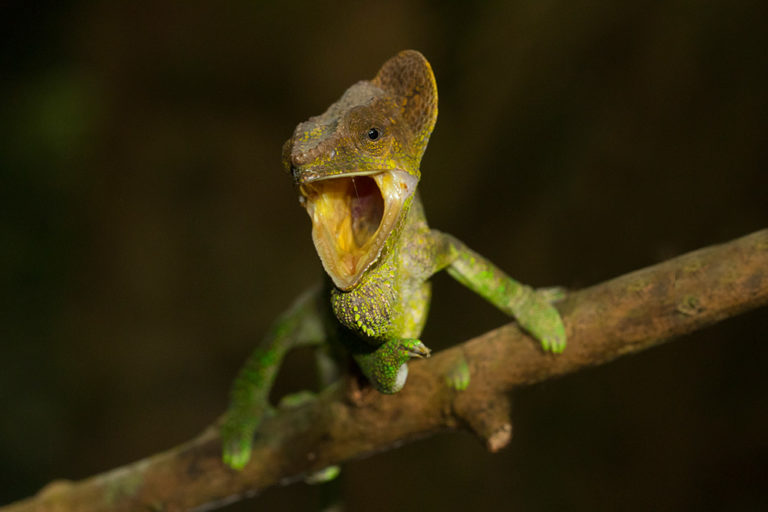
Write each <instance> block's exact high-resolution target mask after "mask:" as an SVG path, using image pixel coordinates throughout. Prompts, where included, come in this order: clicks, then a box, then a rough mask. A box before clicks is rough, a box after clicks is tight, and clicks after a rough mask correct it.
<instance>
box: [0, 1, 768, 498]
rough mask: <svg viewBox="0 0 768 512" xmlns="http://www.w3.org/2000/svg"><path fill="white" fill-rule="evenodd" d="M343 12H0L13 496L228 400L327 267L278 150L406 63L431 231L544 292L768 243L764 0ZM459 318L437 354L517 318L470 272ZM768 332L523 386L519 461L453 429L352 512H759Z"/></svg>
mask: <svg viewBox="0 0 768 512" xmlns="http://www.w3.org/2000/svg"><path fill="white" fill-rule="evenodd" d="M320 4H321V2H303V1H293V2H277V1H272V2H255V1H239V2H207V3H202V2H188V1H181V0H179V1H176V2H149V1H142V2H136V1H127V0H120V1H109V2H106V1H105V2H53V1H38V2H22V1H16V2H4V3H2V4H0V5H2V7H0V37H1V38H2V46H1V47H0V59H2V61H1V62H0V93H1V95H0V173H1V174H0V179H1V181H0V212H1V215H0V289H1V290H2V296H0V300H2V303H0V306H1V307H0V315H1V316H0V408H1V409H2V413H1V416H0V503H6V502H9V501H12V500H15V499H19V498H21V497H23V496H25V495H29V494H31V493H33V492H35V491H36V490H37V489H39V488H40V487H41V486H42V485H44V484H45V483H46V482H48V481H49V480H51V479H54V478H72V479H79V478H83V477H86V476H88V475H91V474H93V473H96V472H100V471H104V470H107V469H110V468H112V467H115V466H118V465H122V464H125V463H128V462H131V461H133V460H136V459H139V458H141V457H145V456H147V455H150V454H152V453H155V452H157V451H160V450H163V449H166V448H168V447H170V446H173V445H175V444H178V443H180V442H182V441H185V440H187V439H189V438H190V437H192V436H194V435H196V434H197V433H198V432H200V431H201V430H202V429H203V428H204V427H205V426H206V425H208V424H209V423H210V422H212V421H213V420H214V419H215V418H216V417H217V416H218V415H219V414H220V413H221V412H222V411H223V409H224V407H225V405H226V396H227V389H228V386H229V382H230V381H231V380H232V378H233V377H234V375H235V373H236V371H237V369H238V367H239V365H240V364H241V363H242V362H243V361H244V359H245V357H246V355H247V354H248V352H249V351H250V349H251V347H252V346H253V344H254V342H255V340H257V339H258V338H259V337H260V335H261V334H262V333H263V332H264V331H265V329H266V328H267V326H268V324H269V322H270V320H271V319H273V318H274V317H275V316H276V315H277V314H278V313H279V312H280V311H281V310H282V309H283V308H284V307H285V306H286V305H287V304H289V303H290V302H291V300H292V298H293V297H295V296H296V295H297V294H298V293H299V292H300V291H302V290H303V289H304V288H305V287H307V286H308V285H309V284H310V283H312V282H313V281H314V280H316V278H317V276H318V275H319V272H320V265H319V262H318V258H317V256H316V255H315V253H314V250H313V247H312V244H311V240H310V236H309V233H310V223H309V221H308V219H307V218H306V214H305V213H304V212H303V211H302V210H301V209H300V208H299V206H298V203H297V200H296V197H295V194H294V191H293V190H292V187H291V184H290V182H289V180H288V178H287V177H286V176H285V175H284V174H283V173H282V170H281V166H280V149H281V144H282V143H283V141H284V140H285V139H286V138H287V137H288V136H290V134H291V131H292V130H293V127H294V126H295V125H296V124H297V123H298V122H300V121H302V120H304V119H306V118H307V117H309V116H310V115H314V114H319V113H320V112H322V111H323V110H324V109H325V108H326V107H327V106H328V105H329V104H330V103H331V102H333V101H335V100H336V98H337V97H338V96H340V95H341V93H342V92H343V91H344V90H345V89H346V88H347V87H348V86H349V85H351V84H352V83H353V82H355V81H357V80H359V79H363V78H370V77H372V76H373V75H374V74H375V72H376V71H377V69H378V68H379V66H380V65H381V63H383V62H384V60H386V59H387V58H388V57H390V56H392V55H394V54H395V53H396V52H397V51H399V50H401V49H405V48H416V49H419V50H421V51H422V52H423V53H424V54H425V55H426V56H427V58H428V59H429V60H430V61H431V63H432V66H433V68H434V71H435V73H436V76H437V82H438V87H439V91H440V116H439V119H438V123H437V128H436V131H435V133H434V134H433V137H432V142H431V143H430V147H429V149H428V151H427V154H426V156H425V159H424V162H423V165H422V171H423V179H422V184H421V190H422V195H423V198H424V202H425V204H426V207H427V212H428V215H429V217H430V220H431V222H432V224H433V225H434V226H436V227H439V228H440V229H443V230H445V231H448V232H451V233H453V234H455V235H456V236H458V237H459V238H461V239H463V240H464V241H466V242H467V243H468V244H469V245H470V246H471V247H474V248H476V249H477V250H478V251H479V252H481V253H483V254H485V255H486V256H488V257H489V258H490V259H492V260H493V261H495V262H497V263H498V264H499V265H500V266H502V267H503V268H505V269H506V270H508V271H509V272H510V273H511V274H512V275H513V276H515V277H517V278H518V279H520V280H522V281H524V282H527V283H530V284H532V285H535V286H544V285H552V284H560V285H565V286H569V287H573V288H578V287H583V286H588V285H591V284H594V283H597V282H600V281H602V280H605V279H609V278H611V277H614V276H616V275H619V274H622V273H625V272H628V271H631V270H634V269H637V268H640V267H643V266H647V265H650V264H653V263H656V262H659V261H662V260H664V259H667V258H670V257H672V256H675V255H678V254H681V253H683V252H686V251H690V250H693V249H696V248H699V247H702V246H706V245H709V244H713V243H718V242H724V241H727V240H729V239H732V238H735V237H738V236H741V235H745V234H747V233H750V232H752V231H755V230H757V229H760V228H765V227H766V226H768V174H767V173H768V165H767V164H768V140H766V139H767V137H766V135H767V134H768V130H767V129H766V128H767V122H766V120H767V119H768V101H767V99H768V93H767V91H768V58H767V57H768V23H766V16H765V9H764V7H763V5H764V2H761V1H755V2H748V1H735V2H734V1H725V0H722V1H711V2H688V1H676V0H670V1H663V2H662V1H658V2H652V1H647V2H641V1H634V2H615V1H610V0H605V1H589V0H576V1H570V2H554V1H547V0H537V1H512V2H501V1H496V2H480V1H478V2H473V3H465V2H437V1H432V2H426V1H413V0H410V1H399V2H349V3H344V2H329V3H327V4H325V3H322V4H324V5H320ZM435 297H436V298H435V301H434V304H433V309H432V314H431V319H430V323H429V324H428V327H427V330H426V332H425V333H424V336H423V339H424V341H425V342H426V344H427V345H429V346H430V347H432V348H437V349H439V348H441V347H446V346H450V345H452V344H454V343H456V342H459V341H461V340H464V339H466V338H467V337H470V336H472V335H476V334H479V333H482V332H484V331H485V330H487V329H489V328H491V327H494V326H496V325H499V324H501V323H503V322H504V321H505V319H504V317H503V316H502V315H501V314H499V313H497V312H496V311H494V310H493V309H492V308H491V307H489V306H487V305H486V304H484V303H483V302H482V301H481V300H480V299H479V298H477V297H474V296H473V295H472V294H470V293H469V292H467V291H465V290H463V289H462V288H461V287H460V286H458V285H457V284H455V283H453V282H452V281H451V280H450V279H448V278H446V277H444V276H438V278H437V279H436V283H435ZM766 330H768V315H767V314H766V309H765V308H762V309H759V310H757V311H754V312H752V313H750V314H747V315H743V316H741V317H737V318H734V319H730V320H728V321H725V322H723V323H722V324H720V325H717V326H713V327H711V328H708V329H705V330H703V331H701V332H698V333H695V334H694V335H690V336H687V337H685V338H683V339H680V340H678V341H675V342H673V343H670V344H668V345H666V346H663V347H660V348H656V349H653V350H651V351H649V352H646V353H643V354H640V355H637V356H632V357H628V358H625V359H623V360H620V361H617V362H615V363H612V364H610V365H607V366H605V367H601V368H596V369H592V370H588V371H585V372H582V373H580V374H577V375H573V376H569V377H566V378H563V379H560V380H557V381H551V382H547V383H544V384H541V385H538V386H534V387H532V388H530V389H526V390H524V391H521V392H519V393H518V395H517V397H516V402H515V404H516V406H515V407H516V410H515V415H514V420H515V438H514V440H513V444H512V446H511V448H509V449H507V450H506V451H504V452H503V453H501V454H497V455H490V454H488V453H486V452H485V451H484V450H483V448H482V447H481V446H480V445H479V444H478V443H477V442H476V441H475V440H474V439H473V438H472V437H470V436H469V435H466V434H444V435H439V436H435V437H432V438H430V439H427V440H423V441H420V442H417V443H414V444H410V445H408V446H405V447H402V448H400V449H397V450H394V451H391V452H387V453H383V454H379V455H376V456H373V457H370V458H368V459H365V460H359V461H354V462H351V463H349V464H347V465H345V467H344V472H343V476H342V479H341V481H340V482H339V484H340V486H341V487H342V488H343V491H344V494H345V496H346V499H347V503H348V506H349V510H374V511H379V510H382V511H383V510H402V511H417V510H418V511H422V510H457V511H458V510H467V509H477V510H495V509H502V508H503V509H510V510H513V509H514V510H534V511H538V510H564V509H569V510H590V511H596V510H606V511H608V510H741V511H746V510H758V509H759V508H761V507H762V506H763V505H765V501H766V494H768V493H767V492H766V482H767V481H768V479H766V469H768V436H766V433H767V432H768V407H767V405H768V404H767V403H766V402H767V401H766V398H765V397H766V392H767V391H768V380H767V379H766V368H767V367H768V335H766ZM310 363H311V358H310V356H309V354H308V353H298V354H296V355H294V356H293V357H291V358H290V359H289V360H288V362H287V365H286V367H285V371H284V372H282V373H281V375H280V378H279V385H278V390H277V393H278V394H279V393H280V392H285V391H286V390H291V389H299V388H302V387H307V386H309V385H311V383H312V378H311V370H310V368H311V366H310ZM324 493H325V490H324V489H323V487H310V486H307V485H305V484H294V485H291V486H289V487H284V488H277V489H271V490H268V491H266V492H264V493H263V494H262V495H261V496H259V497H258V498H256V499H255V500H254V501H249V502H246V503H244V504H239V505H236V506H232V507H231V508H230V509H228V510H250V509H251V508H254V509H255V508H258V507H261V508H260V509H265V510H275V509H278V510H279V509H289V508H290V509H297V510H313V509H315V508H316V507H317V506H318V503H319V502H320V501H321V500H322V495H323V494H324Z"/></svg>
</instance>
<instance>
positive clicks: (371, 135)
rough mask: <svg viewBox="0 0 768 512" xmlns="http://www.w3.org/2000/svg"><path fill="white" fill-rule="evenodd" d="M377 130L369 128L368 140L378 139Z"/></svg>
mask: <svg viewBox="0 0 768 512" xmlns="http://www.w3.org/2000/svg"><path fill="white" fill-rule="evenodd" d="M379 135H380V133H379V129H378V128H371V129H370V130H368V138H369V139H371V140H376V139H378V138H379Z"/></svg>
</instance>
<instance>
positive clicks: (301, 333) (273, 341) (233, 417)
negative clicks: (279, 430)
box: [220, 287, 325, 469]
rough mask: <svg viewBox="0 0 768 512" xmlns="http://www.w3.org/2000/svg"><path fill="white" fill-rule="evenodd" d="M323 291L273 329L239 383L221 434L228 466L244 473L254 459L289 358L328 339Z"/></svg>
mask: <svg viewBox="0 0 768 512" xmlns="http://www.w3.org/2000/svg"><path fill="white" fill-rule="evenodd" d="M319 295H320V288H319V287H316V288H313V289H311V290H309V291H308V292H306V293H305V294H303V295H302V296H301V297H299V299H298V300H296V302H295V303H294V304H293V305H292V306H291V308H290V309H289V310H288V311H286V312H285V313H284V314H283V315H281V316H280V318H278V319H277V321H276V322H275V323H274V324H273V325H272V327H271V329H270V330H269V332H268V333H267V335H266V336H265V337H264V338H263V339H262V340H261V343H260V344H259V346H258V347H256V349H255V350H254V351H253V353H252V354H251V356H250V357H249V358H248V360H247V361H246V363H245V365H244V366H243V368H242V369H241V370H240V373H239V374H238V376H237V379H236V380H235V382H234V384H233V386H232V390H231V392H230V403H229V408H228V409H227V412H226V413H225V414H224V417H223V420H222V423H221V427H220V433H221V442H222V451H223V460H224V462H225V463H226V464H227V465H229V466H230V467H232V468H234V469H242V468H243V467H245V465H246V464H247V462H248V460H249V459H250V457H251V448H252V444H253V436H254V433H255V432H256V428H257V427H258V426H259V424H260V423H261V421H262V419H263V418H264V416H265V415H266V414H267V413H268V411H269V410H270V406H269V391H270V389H271V388H272V384H273V382H274V380H275V377H276V376H277V372H278V370H279V369H280V363H281V361H282V360H283V357H284V356H285V354H286V353H287V352H288V351H289V350H290V349H292V348H295V347H298V346H304V345H312V344H318V343H321V342H322V341H323V340H324V339H325V333H324V329H323V322H322V316H321V315H322V310H321V306H320V303H319Z"/></svg>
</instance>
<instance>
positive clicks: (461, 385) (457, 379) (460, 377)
mask: <svg viewBox="0 0 768 512" xmlns="http://www.w3.org/2000/svg"><path fill="white" fill-rule="evenodd" d="M445 382H446V384H448V387H450V388H451V389H453V390H456V391H464V390H466V389H467V388H468V387H469V365H468V364H467V360H466V359H465V358H464V356H461V360H460V361H458V362H457V363H456V364H455V365H454V366H453V367H452V368H451V369H450V370H449V371H448V374H447V375H446V376H445Z"/></svg>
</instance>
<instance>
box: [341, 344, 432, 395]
mask: <svg viewBox="0 0 768 512" xmlns="http://www.w3.org/2000/svg"><path fill="white" fill-rule="evenodd" d="M431 353H432V351H431V350H429V349H428V348H427V347H426V345H424V344H423V343H422V342H421V341H419V340H417V339H412V338H408V339H394V340H389V341H387V342H386V343H384V344H383V345H381V346H380V347H378V348H377V349H376V350H374V351H373V352H369V353H364V354H356V355H355V356H354V358H355V360H356V361H357V364H358V365H359V366H360V369H361V370H362V371H363V374H364V375H365V376H366V377H368V380H370V381H371V384H373V387H375V388H376V389H377V390H378V391H379V392H381V393H386V394H392V393H397V392H398V391H400V390H401V389H402V388H403V386H404V385H405V380H406V379H407V378H408V361H409V360H410V359H412V358H426V357H429V356H430V354H431Z"/></svg>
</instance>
